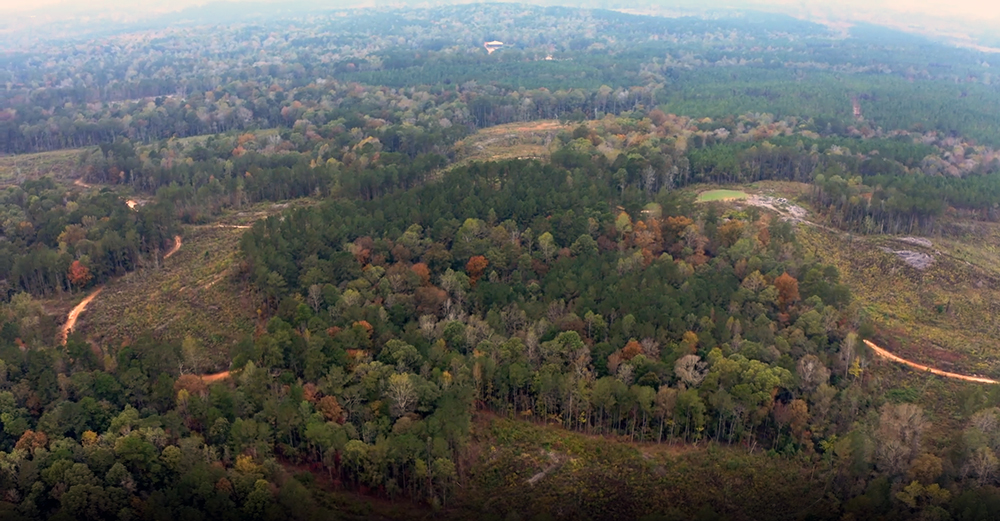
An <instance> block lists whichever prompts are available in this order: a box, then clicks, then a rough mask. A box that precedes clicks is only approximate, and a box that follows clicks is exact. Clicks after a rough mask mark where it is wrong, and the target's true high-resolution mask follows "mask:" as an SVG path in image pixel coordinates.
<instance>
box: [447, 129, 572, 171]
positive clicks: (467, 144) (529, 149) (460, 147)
mask: <svg viewBox="0 0 1000 521" xmlns="http://www.w3.org/2000/svg"><path fill="white" fill-rule="evenodd" d="M572 129H573V127H572V126H569V125H563V124H562V123H560V122H558V121H555V120H541V121H532V122H526V123H510V124H507V125H498V126H495V127H489V128H484V129H482V130H480V131H478V132H476V133H475V134H473V135H471V136H469V137H467V138H465V139H463V140H462V141H460V142H458V143H456V144H455V152H456V157H457V158H458V160H459V163H458V164H465V163H468V162H471V161H501V160H505V159H543V158H547V157H549V154H550V152H551V149H550V148H549V145H550V144H551V143H552V141H554V140H555V137H556V135H557V134H558V133H559V132H561V131H564V130H572Z"/></svg>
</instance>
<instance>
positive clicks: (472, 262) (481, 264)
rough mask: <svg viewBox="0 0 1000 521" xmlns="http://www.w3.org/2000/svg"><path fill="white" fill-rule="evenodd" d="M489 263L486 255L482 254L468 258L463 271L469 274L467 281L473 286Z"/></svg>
mask: <svg viewBox="0 0 1000 521" xmlns="http://www.w3.org/2000/svg"><path fill="white" fill-rule="evenodd" d="M489 265H490V261H488V260H486V257H483V256H482V255H476V256H475V257H472V258H471V259H469V262H468V263H467V264H466V265H465V271H466V272H467V273H468V274H469V282H470V283H471V284H472V285H473V286H475V285H476V281H478V280H479V277H482V276H483V272H484V271H486V267H487V266H489Z"/></svg>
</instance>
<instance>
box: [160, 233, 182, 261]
mask: <svg viewBox="0 0 1000 521" xmlns="http://www.w3.org/2000/svg"><path fill="white" fill-rule="evenodd" d="M182 243H183V241H181V236H180V235H174V245H173V247H172V248H170V251H168V252H167V254H166V255H164V256H163V258H164V259H169V258H170V256H171V255H173V254H175V253H177V250H179V249H181V244H182Z"/></svg>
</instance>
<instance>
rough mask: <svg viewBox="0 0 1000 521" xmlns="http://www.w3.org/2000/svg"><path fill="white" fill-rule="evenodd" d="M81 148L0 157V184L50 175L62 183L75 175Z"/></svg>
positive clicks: (13, 183) (70, 179) (16, 182)
mask: <svg viewBox="0 0 1000 521" xmlns="http://www.w3.org/2000/svg"><path fill="white" fill-rule="evenodd" d="M82 152H83V149H67V150H56V151H53V152H41V153H38V154H20V155H14V156H2V157H0V186H2V185H15V184H20V183H22V182H24V181H26V180H30V179H38V178H41V177H44V176H51V177H53V178H54V179H56V180H57V181H61V182H63V183H72V182H73V178H75V177H76V173H75V169H76V163H77V160H78V159H79V158H80V154H81V153H82Z"/></svg>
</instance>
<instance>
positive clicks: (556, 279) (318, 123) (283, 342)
mask: <svg viewBox="0 0 1000 521" xmlns="http://www.w3.org/2000/svg"><path fill="white" fill-rule="evenodd" d="M292 21H294V22H295V23H291V22H292ZM486 27H488V29H487V28H486ZM489 40H502V41H504V42H505V46H504V48H503V49H500V50H499V51H497V52H494V53H489V54H488V53H487V52H486V50H485V49H483V47H482V45H483V42H484V41H489ZM5 49H6V51H7V52H5V53H4V54H3V55H2V56H0V78H2V80H3V81H4V82H5V84H6V90H5V91H3V92H2V93H0V135H2V136H3V137H2V139H0V153H2V154H10V157H0V159H3V160H7V159H10V160H11V163H10V164H11V165H13V167H12V168H10V169H9V171H7V170H4V171H3V175H2V176H0V178H2V181H3V182H4V184H3V185H2V186H0V212H2V213H0V225H2V228H0V281H2V291H0V518H3V519H12V520H26V521H27V520H40V519H82V520H103V519H120V520H123V521H124V520H146V519H148V520H160V519H163V520H166V519H191V520H201V519H253V520H279V519H302V520H305V519H339V518H345V519H364V518H370V517H381V518H395V517H397V514H399V513H398V511H394V512H396V513H394V514H380V515H378V513H379V512H382V511H381V510H378V509H380V508H386V505H391V506H399V507H400V508H401V509H402V510H405V511H407V513H405V514H399V515H398V517H399V518H403V519H429V518H435V519H436V518H441V519H467V518H470V517H477V518H482V519H491V520H492V519H497V520H500V519H505V520H506V519H595V520H596V519H618V518H626V519H696V518H697V519H733V520H742V519H789V520H791V519H831V520H833V519H859V520H860V519H882V520H887V521H888V520H897V519H898V520H903V519H925V520H951V519H953V520H978V519H984V520H985V519H993V518H994V517H995V515H996V512H997V511H1000V488H998V486H1000V460H998V453H1000V391H998V390H997V389H996V388H995V387H992V388H991V387H986V386H972V385H970V386H969V387H967V388H962V389H959V390H954V389H953V388H948V389H945V390H943V391H942V393H945V394H943V395H942V397H941V398H940V399H941V403H939V404H934V403H928V402H927V401H926V400H922V399H920V395H919V394H918V391H917V389H922V390H921V391H920V392H923V390H926V389H927V388H928V386H929V385H930V383H928V382H929V381H925V380H926V379H929V378H932V377H931V376H929V375H920V374H916V373H912V374H905V375H904V374H902V373H900V372H894V371H892V370H890V369H888V368H887V367H886V366H884V365H880V364H878V363H876V361H875V360H876V359H875V357H874V355H873V354H872V352H870V351H869V350H868V348H867V347H866V346H865V343H864V342H865V341H866V340H882V339H885V338H889V334H888V333H887V332H886V331H884V330H883V329H882V328H881V324H880V322H879V317H878V316H876V315H875V313H873V312H872V310H871V309H870V306H866V305H864V304H863V303H861V302H859V300H858V298H857V296H856V295H857V291H856V288H852V287H851V286H850V285H849V284H847V283H846V282H845V280H846V279H847V278H848V277H845V272H842V271H841V270H840V269H839V268H838V267H837V266H836V265H834V264H833V263H832V261H831V260H830V259H828V258H825V257H824V255H822V254H821V253H820V252H818V251H817V250H816V247H815V246H814V243H813V242H810V243H807V242H805V241H804V240H803V227H804V226H807V225H810V226H813V227H814V228H817V229H822V230H828V231H829V232H830V233H837V234H840V233H843V234H845V235H848V236H850V237H853V236H854V235H860V236H864V237H883V236H886V237H891V236H901V235H920V236H927V237H935V240H936V238H937V237H941V236H942V235H945V234H946V233H947V230H950V229H952V228H954V227H956V226H957V224H956V223H963V224H968V223H972V224H977V223H978V224H983V225H984V226H985V225H993V224H996V223H997V222H998V221H1000V211H998V208H1000V205H998V201H1000V150H998V148H997V147H1000V141H998V140H997V137H996V136H998V135H1000V133H998V132H997V130H998V126H1000V123H998V122H1000V96H998V93H997V82H996V80H995V78H993V76H992V74H991V73H990V66H991V64H992V65H1000V63H998V62H997V60H996V58H995V56H991V55H987V54H984V53H979V52H976V51H973V50H967V49H957V48H951V47H946V46H943V45H938V44H932V43H930V42H927V41H924V40H922V39H919V38H915V37H910V36H904V35H901V34H898V33H893V32H891V31H889V30H887V29H878V28H872V27H859V28H857V30H856V32H855V33H853V34H851V35H850V36H849V37H841V36H839V35H836V34H834V33H833V32H831V30H830V29H829V28H828V27H826V26H820V25H816V24H811V23H808V22H804V21H799V20H793V19H790V18H789V19H785V18H782V17H774V16H768V15H747V16H742V17H732V18H727V17H719V18H714V19H700V18H690V17H685V18H655V17H646V16H639V15H632V14H624V13H618V12H611V11H601V10H589V9H573V8H541V7H531V6H524V5H517V4H479V5H468V6H454V7H440V8H434V9H399V10H396V11H391V12H390V11H378V10H362V11H351V12H337V13H332V14H330V13H328V14H326V15H310V16H303V17H302V18H299V19H295V20H291V21H290V20H252V21H248V22H241V23H235V22H234V23H232V24H216V25H205V26H202V25H185V24H178V25H176V26H170V27H166V28H160V29H157V30H135V32H124V33H121V34H117V35H116V34H106V35H103V36H100V37H99V38H98V37H93V38H92V39H90V40H87V39H84V40H70V39H67V40H53V41H50V42H45V43H44V44H42V45H38V46H36V47H32V48H22V47H18V44H17V43H16V42H13V43H10V44H9V45H8V46H7V47H5ZM853 104H857V106H858V107H859V111H860V112H861V113H860V114H856V113H854V111H853V110H852V108H853ZM519 125H520V126H519ZM533 125H534V126H538V127H540V128H544V129H550V130H545V131H538V130H537V129H536V130H535V131H534V132H535V133H534V134H532V133H531V131H530V129H532V128H533ZM489 129H500V130H498V132H501V133H500V134H499V135H500V137H499V138H497V137H495V136H496V135H497V134H489V135H488V136H493V137H489V138H488V139H487V138H484V137H483V136H484V134H483V131H484V130H489ZM518 129H527V130H518ZM519 134H520V137H519ZM517 139H524V140H526V141H529V140H530V141H531V143H530V145H531V146H532V147H534V150H541V151H543V152H544V153H543V154H540V155H538V157H534V156H530V157H521V154H512V155H511V156H510V157H516V158H514V159H511V158H509V157H504V156H502V154H499V153H497V151H498V150H501V149H503V148H504V147H512V145H510V144H509V143H511V142H513V141H516V140H517ZM66 149H70V152H68V156H67V157H70V158H71V159H70V161H69V164H67V165H64V166H65V169H66V170H65V172H68V173H55V172H47V171H42V172H39V171H38V170H39V169H38V168H35V171H34V173H32V168H31V165H32V164H37V163H33V161H38V159H37V158H38V157H46V156H45V154H44V153H48V152H49V151H60V152H61V153H62V152H66ZM39 153H42V154H41V155H37V154H39ZM491 156H492V157H493V158H492V159H490V158H491ZM5 164H6V163H5ZM760 183H772V184H770V185H768V186H779V185H780V183H786V184H787V186H795V187H800V190H799V195H798V196H797V199H796V200H795V203H796V204H801V205H803V206H806V207H808V208H809V210H810V212H811V217H810V218H811V219H812V221H810V222H808V223H803V222H800V220H799V221H797V220H796V219H790V218H789V217H788V215H786V214H784V213H783V212H781V211H778V210H775V209H774V208H771V209H767V208H763V207H761V206H759V205H758V206H754V205H750V204H738V203H734V202H725V201H723V202H716V203H700V202H695V194H696V193H697V192H699V191H702V190H703V189H705V188H707V187H716V186H731V187H733V188H741V189H742V188H746V187H751V186H757V185H759V184H760ZM291 201H299V202H302V201H307V202H308V204H300V205H290V204H289V202H291ZM261 208H267V209H268V211H261ZM227 218H229V219H232V218H239V219H240V220H239V221H238V222H241V223H246V224H241V225H235V224H230V223H231V222H237V221H230V220H224V219H227ZM213 226H220V227H228V228H233V231H234V233H238V234H239V240H238V241H236V240H235V239H233V241H234V242H233V243H234V244H236V246H235V247H234V249H235V250H236V251H235V252H234V254H233V255H234V259H235V261H234V262H233V263H232V265H231V266H229V267H228V268H227V270H226V271H225V272H224V273H223V275H222V276H221V277H220V278H219V279H215V280H214V281H213V282H211V283H210V284H209V286H211V285H214V284H216V283H218V282H220V281H222V282H223V284H222V286H221V287H225V288H227V289H226V291H230V292H232V297H233V298H234V299H238V302H239V303H240V305H241V306H243V307H244V308H245V309H244V310H243V311H245V314H246V316H247V321H248V322H249V323H252V324H253V327H252V331H250V330H247V332H246V334H242V333H241V334H239V335H236V336H238V337H239V339H238V340H237V341H235V342H233V343H232V345H227V346H224V347H222V348H218V347H217V346H215V345H214V344H213V349H222V350H223V351H225V352H219V353H217V352H211V353H209V352H207V349H208V348H207V347H206V345H205V344H204V343H203V342H202V341H201V340H199V339H198V338H195V337H193V336H182V337H175V336H171V335H168V334H166V333H165V332H164V331H165V330H163V329H160V328H156V329H153V328H150V329H149V330H148V331H143V332H142V333H141V334H139V335H135V336H131V337H129V338H125V339H121V341H120V342H114V343H112V342H103V343H98V342H96V341H95V340H94V337H93V336H91V335H89V334H88V331H87V330H86V329H82V330H73V331H67V332H68V333H69V334H68V336H67V337H66V338H65V341H61V340H60V335H58V334H57V332H58V331H59V330H60V326H61V324H62V322H63V317H64V316H65V312H66V311H68V309H69V308H70V307H72V306H73V305H74V304H75V303H78V302H79V301H80V300H81V299H82V298H83V297H84V296H85V295H89V296H95V295H96V294H97V293H96V292H97V291H100V290H101V289H102V288H105V287H111V286H116V285H117V286H118V287H122V286H124V287H128V286H129V285H134V286H135V287H136V288H138V287H141V283H142V278H141V277H142V276H144V274H148V273H155V272H161V271H164V270H167V271H169V270H184V269H189V268H186V267H184V266H182V265H178V264H177V263H176V262H174V261H175V260H176V258H174V259H170V260H169V261H168V258H167V257H168V252H169V251H177V250H176V248H179V247H181V242H182V239H183V238H185V237H186V236H188V235H189V234H194V233H197V232H198V230H203V229H205V228H206V227H213ZM185 243H186V241H185ZM852 244H853V243H852ZM810 245H813V246H812V247H810ZM171 248H174V249H173V250H171ZM218 254H219V252H218V251H215V250H212V249H211V248H207V249H205V250H204V251H202V250H201V249H199V250H196V254H195V256H194V257H193V258H195V259H197V260H196V261H195V262H206V263H207V262H208V261H209V260H210V259H212V258H214V257H213V256H215V255H218ZM987 283H992V282H991V281H989V280H987ZM174 289H176V291H177V293H179V292H180V291H184V290H189V291H193V289H189V288H187V287H185V288H179V289H178V288H174ZM137 291H138V290H137ZM937 306H938V307H939V308H940V309H939V312H941V313H944V312H945V311H944V309H945V307H946V306H947V308H948V309H949V311H948V312H949V313H950V312H951V311H950V308H951V303H950V302H948V303H947V304H940V303H938V304H937ZM82 320H84V321H86V320H87V317H86V316H84V317H83V318H82ZM218 327H219V328H228V327H234V326H233V325H232V324H219V325H218ZM219 360H226V361H227V362H228V365H224V364H220V363H218V361H219ZM985 376H987V377H991V378H992V377H997V376H1000V375H996V374H988V375H985ZM921 386H922V387H921ZM935 389H937V388H935ZM955 403H957V404H958V406H957V407H954V408H953V409H951V410H948V411H946V412H942V408H943V407H945V406H948V407H950V406H951V405H953V404H955ZM942 404H947V405H942ZM663 454H666V456H663ZM658 458H659V459H658Z"/></svg>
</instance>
